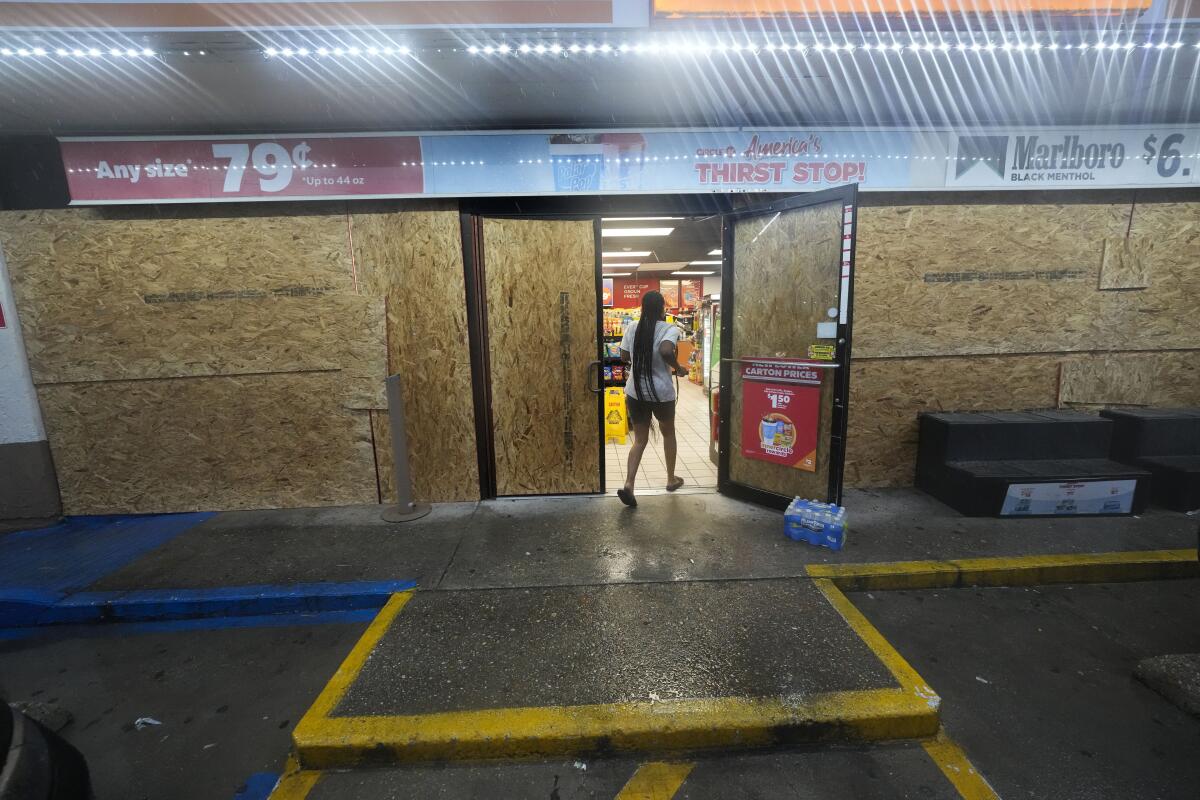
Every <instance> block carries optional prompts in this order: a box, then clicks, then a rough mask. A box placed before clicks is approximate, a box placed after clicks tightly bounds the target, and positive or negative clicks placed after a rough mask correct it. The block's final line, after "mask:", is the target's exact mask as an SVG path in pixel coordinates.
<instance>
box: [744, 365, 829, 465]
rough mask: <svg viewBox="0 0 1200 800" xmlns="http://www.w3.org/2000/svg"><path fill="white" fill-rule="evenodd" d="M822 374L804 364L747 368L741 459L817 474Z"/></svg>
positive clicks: (752, 366) (746, 366)
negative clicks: (766, 462)
mask: <svg viewBox="0 0 1200 800" xmlns="http://www.w3.org/2000/svg"><path fill="white" fill-rule="evenodd" d="M821 377H822V374H821V370H820V369H819V368H817V367H814V366H813V365H811V364H808V363H806V362H803V361H785V360H773V359H762V360H753V361H746V362H743V363H742V455H743V456H745V457H746V458H755V459H758V460H759V461H770V462H771V463H774V464H782V465H783V466H785V467H792V468H793V469H799V470H804V471H805V472H816V471H817V426H818V422H819V420H820V409H821Z"/></svg>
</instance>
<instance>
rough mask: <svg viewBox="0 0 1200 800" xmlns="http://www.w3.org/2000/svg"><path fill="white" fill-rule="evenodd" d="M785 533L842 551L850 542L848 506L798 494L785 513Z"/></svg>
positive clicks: (799, 540) (793, 537) (796, 538)
mask: <svg viewBox="0 0 1200 800" xmlns="http://www.w3.org/2000/svg"><path fill="white" fill-rule="evenodd" d="M783 532H784V533H786V534H787V536H788V538H789V539H793V540H795V541H797V542H808V543H809V544H815V545H820V546H821V547H828V548H829V549H830V550H841V549H842V545H844V544H845V543H846V509H844V508H842V507H841V506H836V505H833V504H832V503H818V502H817V501H816V500H804V499H802V498H799V497H797V498H796V499H794V500H792V502H791V505H789V506H788V507H787V511H785V512H784V514H783Z"/></svg>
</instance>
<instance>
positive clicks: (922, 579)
mask: <svg viewBox="0 0 1200 800" xmlns="http://www.w3.org/2000/svg"><path fill="white" fill-rule="evenodd" d="M807 570H808V575H809V577H812V578H826V579H828V580H830V581H832V582H833V583H834V585H836V586H837V587H838V588H839V589H842V590H844V591H849V592H862V591H872V590H873V591H887V590H891V589H952V588H956V587H963V586H1037V585H1042V584H1053V583H1121V582H1126V581H1148V580H1163V579H1171V578H1196V577H1200V561H1197V554H1196V551H1195V550H1142V551H1130V552H1122V553H1076V554H1064V555H1045V556H1014V557H1011V558H1009V557H999V558H963V559H955V560H952V561H891V562H881V563H874V564H809V565H808V568H807Z"/></svg>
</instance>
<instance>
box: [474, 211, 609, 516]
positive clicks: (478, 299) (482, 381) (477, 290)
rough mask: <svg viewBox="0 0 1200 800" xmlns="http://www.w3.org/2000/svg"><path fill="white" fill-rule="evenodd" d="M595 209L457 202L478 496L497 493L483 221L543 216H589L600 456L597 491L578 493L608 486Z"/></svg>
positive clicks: (559, 218) (491, 496)
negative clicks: (513, 208)
mask: <svg viewBox="0 0 1200 800" xmlns="http://www.w3.org/2000/svg"><path fill="white" fill-rule="evenodd" d="M600 216H601V215H600V214H506V213H495V212H491V211H488V210H486V208H482V207H481V208H475V207H473V206H472V205H468V204H467V203H462V204H460V210H459V225H460V228H461V235H462V255H463V277H464V278H465V283H466V303H467V340H468V342H469V345H470V353H471V394H472V397H473V400H474V405H475V447H476V456H477V459H478V463H479V496H480V499H482V500H493V499H495V498H496V497H498V496H499V495H498V493H497V483H496V439H495V422H494V419H493V418H492V361H491V338H490V328H489V327H488V315H487V280H486V279H487V268H486V261H487V255H486V253H485V252H484V248H483V220H485V219H527V220H544V221H548V222H549V221H564V222H569V221H574V222H580V221H591V223H592V236H593V247H594V249H595V261H596V263H595V266H594V268H593V274H594V276H595V277H594V285H593V288H594V291H595V293H596V315H595V316H596V354H595V359H594V360H595V361H599V362H600V367H599V381H600V392H599V394H597V395H596V398H597V400H596V418H597V421H598V423H599V431H600V435H599V437H598V439H599V442H598V445H597V446H598V448H599V457H600V490H599V492H577V493H573V494H580V495H585V496H594V495H597V494H604V493H605V490H606V488H607V482H606V476H605V469H604V366H603V353H604V314H603V312H602V310H601V309H602V308H603V304H604V297H603V291H602V285H601V273H602V272H603V269H602V264H603V259H602V257H601V247H602V244H601V236H600V224H601V223H600ZM558 494H560V493H551V494H547V495H504V496H505V497H524V496H533V497H547V496H554V495H558Z"/></svg>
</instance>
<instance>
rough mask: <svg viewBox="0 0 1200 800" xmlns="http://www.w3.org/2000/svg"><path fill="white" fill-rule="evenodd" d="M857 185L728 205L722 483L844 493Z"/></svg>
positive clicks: (750, 491) (742, 493) (754, 496)
mask: <svg viewBox="0 0 1200 800" xmlns="http://www.w3.org/2000/svg"><path fill="white" fill-rule="evenodd" d="M857 194H858V187H857V185H850V186H845V187H839V188H836V189H830V190H827V191H823V192H814V193H812V194H806V195H800V196H796V197H792V198H788V199H786V200H781V201H778V202H775V203H771V204H769V205H766V206H761V207H757V208H752V209H747V210H745V211H739V212H735V213H732V214H727V215H726V216H725V218H724V220H723V229H722V236H723V246H722V253H723V266H722V282H721V284H722V285H721V350H720V355H721V379H720V380H721V382H720V461H719V467H718V488H719V490H720V492H721V493H722V494H728V495H730V496H733V497H737V498H740V499H744V500H750V501H752V502H757V503H761V504H764V505H768V506H772V507H776V508H785V507H786V506H787V504H788V503H789V502H790V501H791V499H792V498H793V497H796V496H799V497H804V498H806V499H811V500H822V501H827V502H828V501H832V502H839V503H840V501H841V496H842V472H843V466H844V460H845V452H846V405H847V395H848V393H849V386H850V382H849V378H850V373H849V364H850V330H851V312H852V302H851V301H852V274H853V264H854V230H855V209H856V203H857Z"/></svg>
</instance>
